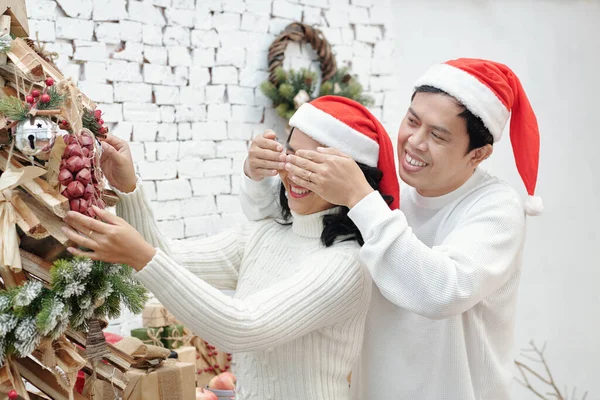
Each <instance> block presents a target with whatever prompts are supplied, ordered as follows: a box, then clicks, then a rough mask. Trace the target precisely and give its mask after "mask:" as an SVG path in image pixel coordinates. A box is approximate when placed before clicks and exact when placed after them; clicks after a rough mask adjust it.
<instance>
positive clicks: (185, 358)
mask: <svg viewBox="0 0 600 400" xmlns="http://www.w3.org/2000/svg"><path fill="white" fill-rule="evenodd" d="M174 351H175V352H176V353H177V360H178V361H179V362H184V363H192V364H196V354H197V353H196V348H195V347H194V346H182V347H180V348H178V349H175V350H174Z"/></svg>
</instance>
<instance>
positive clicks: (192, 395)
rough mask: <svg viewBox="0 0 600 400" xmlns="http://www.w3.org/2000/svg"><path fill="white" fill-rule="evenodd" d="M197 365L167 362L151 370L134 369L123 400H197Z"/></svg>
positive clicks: (131, 370) (129, 374)
mask: <svg viewBox="0 0 600 400" xmlns="http://www.w3.org/2000/svg"><path fill="white" fill-rule="evenodd" d="M195 369H196V367H195V364H191V363H182V362H176V361H174V360H167V361H165V362H163V363H162V364H161V365H160V366H159V367H157V368H152V369H149V370H143V369H136V368H132V369H130V370H129V371H127V372H126V375H127V377H128V378H129V383H128V384H127V387H126V388H125V391H124V393H123V400H195V399H196V381H195Z"/></svg>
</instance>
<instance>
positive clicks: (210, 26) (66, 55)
mask: <svg viewBox="0 0 600 400" xmlns="http://www.w3.org/2000/svg"><path fill="white" fill-rule="evenodd" d="M27 10H28V15H29V23H30V28H31V32H30V36H31V37H32V38H34V39H35V38H36V35H37V37H39V40H40V41H41V42H42V43H44V44H45V46H46V49H47V50H50V51H55V52H57V53H58V54H59V56H60V57H59V59H58V61H57V65H58V66H59V68H60V69H61V70H62V71H63V73H64V74H65V75H66V76H70V77H72V78H73V79H74V80H75V81H76V82H78V86H79V88H80V89H81V90H82V91H84V92H85V93H86V94H87V95H88V96H89V97H91V98H92V100H94V101H97V102H98V103H99V107H100V108H101V109H102V110H103V111H105V112H106V115H105V117H104V120H105V121H106V122H107V123H109V124H110V126H111V128H112V132H113V134H115V135H117V136H120V137H122V138H124V139H126V140H129V141H130V146H131V149H132V153H133V156H134V161H135V162H136V166H137V168H138V171H139V173H140V175H141V177H142V179H143V180H144V181H145V189H146V191H147V193H148V194H149V196H150V197H151V200H152V204H153V206H154V210H155V213H156V217H157V219H158V220H159V225H160V227H161V229H162V230H163V232H164V233H165V234H166V235H168V236H169V237H171V238H183V237H192V236H204V235H208V234H213V233H216V232H219V231H222V230H224V229H226V228H227V227H229V226H231V225H233V224H235V223H236V222H239V221H241V220H244V217H243V215H242V214H241V210H240V206H239V201H238V198H237V194H238V193H239V174H240V172H241V164H242V162H243V160H244V158H245V156H246V149H247V145H248V142H249V140H250V139H251V138H252V137H253V136H255V135H257V134H259V133H262V132H263V131H264V130H265V129H266V128H272V129H275V130H276V131H277V132H278V133H282V134H283V131H284V128H285V122H284V121H283V120H282V119H281V118H280V117H279V116H277V114H276V113H275V111H274V110H273V108H272V107H271V101H270V100H269V99H267V98H266V97H265V96H264V95H263V94H262V93H261V91H260V89H259V88H258V86H259V85H260V83H261V82H263V81H264V80H266V79H267V77H268V72H267V70H268V65H267V51H268V47H269V45H270V44H271V42H272V41H273V40H274V39H275V38H276V37H277V35H279V33H280V32H281V31H282V30H283V29H284V28H285V27H286V26H287V25H288V24H290V23H291V22H294V21H298V22H304V23H307V24H310V25H314V26H316V27H318V28H320V29H321V30H322V31H323V33H324V35H325V36H326V38H327V39H328V41H329V42H330V43H331V45H332V46H333V49H334V52H335V53H336V56H337V61H338V65H339V66H342V65H348V64H350V65H351V66H352V72H354V73H356V74H358V76H359V79H360V82H361V83H362V84H363V85H364V87H365V89H366V90H367V91H368V92H369V93H370V94H371V95H373V97H374V98H375V100H376V102H375V104H374V106H373V107H372V111H373V113H374V114H375V115H376V116H378V117H383V110H384V106H385V104H386V94H387V93H388V92H390V89H391V88H392V87H393V84H394V79H393V75H392V73H393V65H392V64H391V59H390V57H389V53H390V52H391V50H392V49H393V46H394V42H393V33H394V31H393V29H392V26H391V25H390V22H391V13H390V3H389V1H387V0H383V1H382V0H352V3H351V2H350V0H289V1H287V0H142V1H138V0H27ZM315 58H316V55H315V52H314V51H313V50H312V49H311V48H310V46H309V45H305V46H299V45H289V46H288V48H287V50H286V57H285V63H284V67H286V68H295V69H298V68H301V67H312V68H313V70H315V69H318V64H317V63H315V62H311V60H314V59H315ZM374 59H378V61H377V62H373V60H374ZM381 59H384V60H385V61H380V60H381ZM391 98H392V99H394V98H395V96H391ZM383 119H384V121H385V118H384V117H383ZM139 323H140V321H139V318H135V319H134V318H133V317H132V316H131V315H129V314H125V315H124V316H123V317H122V318H120V319H118V320H116V321H113V325H112V326H111V330H113V331H115V332H121V333H128V332H129V329H130V328H131V327H132V326H136V325H139Z"/></svg>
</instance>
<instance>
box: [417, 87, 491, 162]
mask: <svg viewBox="0 0 600 400" xmlns="http://www.w3.org/2000/svg"><path fill="white" fill-rule="evenodd" d="M417 93H440V94H443V95H446V96H449V97H452V98H453V99H454V100H456V102H457V103H458V104H460V105H461V106H462V107H465V106H464V104H462V103H461V102H460V101H459V100H458V99H457V98H456V97H454V96H452V95H451V94H448V93H447V92H445V91H443V90H441V89H438V88H436V87H433V86H429V85H422V86H417V87H416V88H415V91H414V93H413V95H412V97H411V98H410V100H411V101H412V100H413V99H414V98H415V95H416V94H417ZM458 116H459V117H461V118H463V119H464V120H465V121H466V122H467V133H468V134H469V148H468V149H467V153H468V152H470V151H471V150H473V149H478V148H480V147H483V146H485V145H486V144H491V145H494V137H493V136H492V134H491V133H490V130H489V129H488V128H486V127H485V124H484V123H483V121H482V120H481V118H479V117H478V116H477V115H475V114H473V113H472V112H471V111H469V109H468V108H467V107H465V109H464V111H463V112H461V113H460V114H458Z"/></svg>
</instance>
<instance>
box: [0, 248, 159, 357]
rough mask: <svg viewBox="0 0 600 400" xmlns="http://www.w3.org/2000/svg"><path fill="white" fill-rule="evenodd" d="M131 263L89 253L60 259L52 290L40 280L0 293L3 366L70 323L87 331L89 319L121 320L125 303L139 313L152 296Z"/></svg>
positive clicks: (0, 341)
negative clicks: (112, 261) (135, 275)
mask: <svg viewBox="0 0 600 400" xmlns="http://www.w3.org/2000/svg"><path fill="white" fill-rule="evenodd" d="M132 271H133V270H132V269H131V268H130V267H128V266H126V265H119V264H110V263H105V262H102V261H92V260H90V259H88V258H85V257H75V258H73V259H71V260H66V259H62V260H58V261H55V262H54V265H53V267H52V269H51V270H50V275H51V283H50V288H47V287H45V286H44V284H43V283H42V282H41V281H38V280H33V277H32V278H31V280H29V281H27V282H25V283H24V284H23V285H21V286H19V287H15V288H11V289H8V290H2V291H0V366H2V365H3V364H4V362H5V360H6V357H8V356H10V355H13V354H14V355H16V356H17V357H26V356H28V355H29V354H31V353H32V352H33V351H34V350H35V349H36V348H37V346H38V345H39V344H40V342H41V341H42V339H44V338H51V339H57V338H59V337H60V336H62V335H63V334H64V333H65V331H66V330H67V327H68V326H69V325H70V326H71V327H72V328H73V329H75V330H78V331H86V330H87V321H88V320H90V319H105V318H109V317H110V318H116V317H118V316H119V315H120V314H121V302H123V304H124V305H125V306H126V307H127V308H128V309H129V310H130V311H131V312H133V313H136V314H137V313H140V312H142V309H143V308H144V304H145V303H146V300H147V298H148V295H147V292H146V289H145V288H144V287H143V286H142V285H141V284H140V283H138V282H137V281H135V280H134V279H133V276H132Z"/></svg>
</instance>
